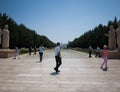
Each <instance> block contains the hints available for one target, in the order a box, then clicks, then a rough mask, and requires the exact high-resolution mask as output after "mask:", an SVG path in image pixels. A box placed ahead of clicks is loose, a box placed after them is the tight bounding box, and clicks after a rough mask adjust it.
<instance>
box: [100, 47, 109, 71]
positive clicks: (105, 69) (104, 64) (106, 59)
mask: <svg viewBox="0 0 120 92" xmlns="http://www.w3.org/2000/svg"><path fill="white" fill-rule="evenodd" d="M103 59H104V60H103V63H102V65H101V67H100V68H101V69H102V70H103V71H107V69H108V67H107V62H108V51H107V45H104V46H103ZM103 66H104V68H103Z"/></svg>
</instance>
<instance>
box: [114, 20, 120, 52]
mask: <svg viewBox="0 0 120 92" xmlns="http://www.w3.org/2000/svg"><path fill="white" fill-rule="evenodd" d="M115 32H116V34H117V45H118V51H120V21H119V22H118V28H117V29H116V31H115Z"/></svg>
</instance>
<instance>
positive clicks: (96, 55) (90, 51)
mask: <svg viewBox="0 0 120 92" xmlns="http://www.w3.org/2000/svg"><path fill="white" fill-rule="evenodd" d="M88 52H89V58H91V57H92V52H93V48H92V46H89V48H88ZM100 56H101V49H100V48H99V47H98V46H97V48H96V51H95V57H100Z"/></svg>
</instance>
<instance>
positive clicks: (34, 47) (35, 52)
mask: <svg viewBox="0 0 120 92" xmlns="http://www.w3.org/2000/svg"><path fill="white" fill-rule="evenodd" d="M34 55H36V46H35V47H34Z"/></svg>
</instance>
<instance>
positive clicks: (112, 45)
mask: <svg viewBox="0 0 120 92" xmlns="http://www.w3.org/2000/svg"><path fill="white" fill-rule="evenodd" d="M105 36H107V37H108V47H109V50H115V49H116V37H115V30H114V27H113V25H111V26H110V30H109V34H105Z"/></svg>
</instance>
